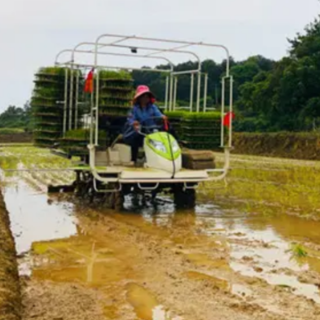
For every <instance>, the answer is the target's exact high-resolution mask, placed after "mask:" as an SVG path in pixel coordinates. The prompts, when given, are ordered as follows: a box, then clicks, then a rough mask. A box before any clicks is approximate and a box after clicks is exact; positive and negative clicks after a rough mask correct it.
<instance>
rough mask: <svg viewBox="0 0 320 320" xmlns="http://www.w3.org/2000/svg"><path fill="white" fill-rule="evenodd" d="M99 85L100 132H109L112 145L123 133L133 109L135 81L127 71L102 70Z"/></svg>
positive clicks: (108, 135)
mask: <svg viewBox="0 0 320 320" xmlns="http://www.w3.org/2000/svg"><path fill="white" fill-rule="evenodd" d="M99 83H100V88H99V130H105V131H106V132H107V145H110V144H112V142H113V141H114V140H115V139H116V138H117V136H118V135H119V134H120V133H121V132H122V130H123V127H124V125H125V123H126V120H127V117H128V113H129V111H130V110H131V108H132V98H133V96H134V90H133V79H132V76H131V74H130V73H128V72H126V71H109V70H102V71H100V72H99Z"/></svg>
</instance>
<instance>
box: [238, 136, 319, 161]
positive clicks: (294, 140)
mask: <svg viewBox="0 0 320 320" xmlns="http://www.w3.org/2000/svg"><path fill="white" fill-rule="evenodd" d="M234 147H235V149H234V153H237V154H250V155H259V156H271V157H280V158H290V159H301V160H320V134H318V133H312V132H301V133H297V132H279V133H246V132H242V133H235V135H234Z"/></svg>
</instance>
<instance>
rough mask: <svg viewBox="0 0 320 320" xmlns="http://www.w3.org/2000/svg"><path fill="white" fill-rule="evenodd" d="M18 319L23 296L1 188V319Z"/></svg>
mask: <svg viewBox="0 0 320 320" xmlns="http://www.w3.org/2000/svg"><path fill="white" fill-rule="evenodd" d="M18 319H21V297H20V285H19V276H18V268H17V261H16V249H15V244H14V240H13V236H12V233H11V230H10V221H9V215H8V212H7V209H6V206H5V203H4V200H3V197H2V193H1V190H0V320H18Z"/></svg>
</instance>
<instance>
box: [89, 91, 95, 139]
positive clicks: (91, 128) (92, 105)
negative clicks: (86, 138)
mask: <svg viewBox="0 0 320 320" xmlns="http://www.w3.org/2000/svg"><path fill="white" fill-rule="evenodd" d="M93 92H94V89H93ZM93 92H91V93H90V95H91V96H90V144H91V145H92V144H93V116H94V114H93V109H94V95H93Z"/></svg>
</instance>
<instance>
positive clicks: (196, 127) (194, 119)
mask: <svg viewBox="0 0 320 320" xmlns="http://www.w3.org/2000/svg"><path fill="white" fill-rule="evenodd" d="M181 128H182V143H183V145H184V146H185V147H186V148H188V149H194V150H213V149H217V148H218V147H219V146H220V143H221V141H220V137H221V115H220V113H219V112H207V113H196V112H191V113H190V112H187V113H185V114H184V115H183V118H182V121H181Z"/></svg>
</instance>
